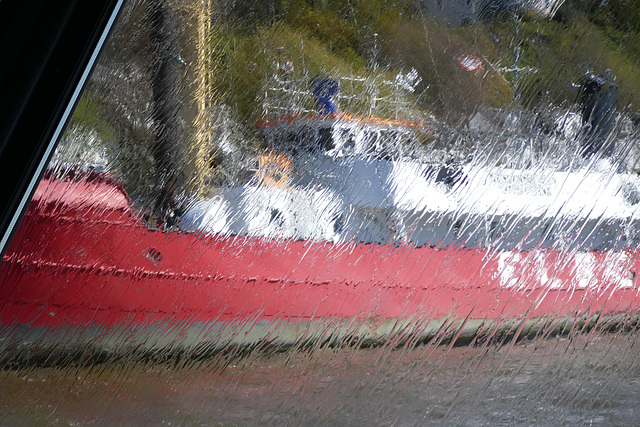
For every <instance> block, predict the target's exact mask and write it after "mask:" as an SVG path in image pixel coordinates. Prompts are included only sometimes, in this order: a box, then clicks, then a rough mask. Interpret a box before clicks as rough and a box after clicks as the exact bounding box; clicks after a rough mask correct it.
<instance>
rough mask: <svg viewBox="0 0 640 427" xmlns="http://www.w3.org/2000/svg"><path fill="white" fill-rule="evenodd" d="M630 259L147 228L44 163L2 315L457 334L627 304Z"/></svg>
mask: <svg viewBox="0 0 640 427" xmlns="http://www.w3.org/2000/svg"><path fill="white" fill-rule="evenodd" d="M639 266H640V260H639V259H638V253H637V250H635V249H634V250H626V251H615V252H614V251H609V252H586V253H575V252H572V253H562V252H558V251H555V250H551V249H546V250H528V251H516V250H513V251H497V250H492V249H490V248H482V247H479V248H462V247H457V246H449V247H447V248H442V249H439V248H435V247H430V246H423V247H421V248H415V247H413V246H409V245H407V246H403V245H400V246H398V245H379V244H357V243H353V242H352V243H342V244H336V243H329V242H322V241H318V242H312V241H294V240H273V239H265V238H258V237H245V236H226V237H220V236H208V235H203V234H200V233H185V232H177V231H176V232H162V231H152V230H150V229H149V228H148V227H147V226H146V225H145V224H144V223H143V222H142V221H140V220H139V219H138V218H137V217H136V216H135V215H133V214H132V212H131V209H130V207H129V202H128V199H127V198H126V194H124V191H123V190H122V189H121V188H119V187H118V186H117V185H116V184H114V183H112V182H109V181H108V180H103V179H94V180H92V181H87V180H79V181H77V180H76V181H58V180H56V179H53V178H47V179H44V180H43V181H42V183H41V184H40V187H39V188H38V191H37V192H36V196H35V197H34V200H33V202H32V204H31V206H30V208H29V210H28V212H27V214H26V216H25V218H24V220H23V221H22V223H21V225H20V227H19V229H18V231H17V233H16V235H15V237H14V239H13V242H12V244H11V246H10V247H9V250H8V251H7V253H6V255H5V257H4V259H3V262H2V264H0V307H1V308H0V322H1V324H2V339H3V343H4V344H3V347H4V350H5V351H6V350H7V348H8V346H14V347H15V346H18V347H20V346H22V347H24V346H25V345H26V346H29V345H33V346H40V347H47V346H57V347H59V348H64V347H65V346H67V345H75V346H76V347H78V346H80V347H81V346H82V345H85V344H87V343H93V344H95V345H98V346H104V347H109V348H112V349H118V348H120V347H123V346H127V345H129V346H130V345H132V343H137V344H136V345H141V346H144V347H148V348H164V347H171V346H174V347H175V346H178V347H181V346H182V347H189V348H193V347H194V346H198V345H204V344H206V345H209V344H210V345H211V346H214V347H215V346H220V345H223V344H224V345H226V344H228V343H236V344H241V345H245V344H255V343H256V342H273V343H281V344H295V343H296V342H308V341H310V340H318V339H319V340H327V339H337V340H341V339H345V338H349V339H357V340H361V341H367V340H371V339H375V340H383V341H384V340H385V339H386V338H389V337H390V336H393V335H395V336H399V335H402V334H405V335H406V336H411V337H413V338H412V339H421V338H425V337H427V338H428V337H434V336H439V335H442V334H445V332H446V334H448V335H451V334H453V337H454V338H455V336H456V334H460V333H462V332H464V333H465V334H467V333H472V334H474V333H477V332H479V331H481V330H484V331H485V332H484V333H491V332H487V331H489V330H498V329H499V327H498V325H503V326H505V325H506V326H508V327H509V328H514V327H515V328H516V329H517V330H522V328H523V327H524V325H532V324H539V325H543V324H544V325H547V326H549V325H550V324H553V323H554V322H563V323H566V322H567V321H569V322H575V321H581V319H583V320H584V319H594V318H598V319H604V318H614V317H615V316H622V318H624V319H630V318H631V317H633V316H634V315H635V312H636V310H637V309H638V308H639V307H640V295H639V292H638V290H639V289H640V288H639V285H638V279H637V277H636V271H637V268H638V267H639ZM483 325H484V326H483ZM514 325H515V326H514ZM483 328H484V329H483ZM496 328H498V329H496ZM474 331H475V332H474ZM442 336H444V335H442Z"/></svg>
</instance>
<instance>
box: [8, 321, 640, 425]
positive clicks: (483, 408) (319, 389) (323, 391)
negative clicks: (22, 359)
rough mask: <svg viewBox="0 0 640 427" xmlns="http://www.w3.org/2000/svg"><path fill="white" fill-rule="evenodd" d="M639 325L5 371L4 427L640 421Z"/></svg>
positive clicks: (607, 423) (594, 422)
mask: <svg viewBox="0 0 640 427" xmlns="http://www.w3.org/2000/svg"><path fill="white" fill-rule="evenodd" d="M639 339H640V335H639V334H638V333H637V332H635V331H634V332H619V333H589V334H578V335H575V336H567V337H561V338H560V337H556V338H548V339H535V340H531V341H521V342H518V343H513V342H506V343H501V344H500V345H496V344H482V345H481V344H478V345H471V346H465V347H448V346H443V345H439V346H438V345H431V344H426V345H420V346H417V347H413V348H396V349H391V348H387V347H379V348H370V349H355V348H350V347H346V348H317V349H314V350H306V351H303V350H299V349H297V350H295V349H294V350H289V351H286V352H281V353H265V352H264V351H261V352H257V353H251V354H245V355H243V356H242V357H238V356H229V355H226V356H225V355H218V356H214V357H212V358H210V359H207V360H204V361H198V362H194V361H188V360H185V359H178V360H177V361H176V360H174V361H173V362H172V363H169V362H162V363H158V362H149V363H144V362H142V361H141V360H139V359H138V360H136V361H130V362H128V361H118V362H111V363H102V364H95V365H91V366H84V367H69V366H67V367H62V368H61V367H54V368H27V367H24V368H21V369H14V370H7V371H4V372H2V376H1V379H0V390H2V393H1V394H0V407H1V408H2V411H1V417H0V424H3V425H18V424H31V425H34V424H37V425H87V424H89V425H106V424H118V425H121V424H128V425H134V424H135V425H221V426H232V425H239V426H242V425H261V426H262V425H264V426H270V425H275V426H284V425H291V426H298V425H320V426H334V425H335V426H341V425H354V426H360V425H361V426H390V425H396V426H418V425H470V426H476V425H532V424H536V425H633V424H636V423H637V413H638V402H639V401H640V387H639V385H640V364H639V363H638V358H637V351H638V350H637V349H638V345H637V343H638V340H639Z"/></svg>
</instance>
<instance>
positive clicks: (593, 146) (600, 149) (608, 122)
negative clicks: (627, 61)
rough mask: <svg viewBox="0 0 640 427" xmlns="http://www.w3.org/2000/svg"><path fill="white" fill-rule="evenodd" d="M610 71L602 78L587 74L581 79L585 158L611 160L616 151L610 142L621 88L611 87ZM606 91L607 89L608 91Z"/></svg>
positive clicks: (580, 101) (583, 150) (579, 97)
mask: <svg viewBox="0 0 640 427" xmlns="http://www.w3.org/2000/svg"><path fill="white" fill-rule="evenodd" d="M609 74H610V71H609V70H606V71H605V72H604V73H603V74H601V75H599V76H594V75H593V74H592V73H588V74H585V76H584V77H583V78H582V79H580V81H579V82H578V84H579V85H580V93H579V95H578V100H579V103H580V107H581V116H582V125H583V127H584V139H583V140H582V143H581V144H582V151H581V154H582V155H583V156H584V157H591V156H593V155H595V154H597V153H599V154H600V155H602V156H605V157H609V156H611V155H612V154H613V151H614V150H615V142H614V141H613V139H612V138H608V137H609V135H610V133H611V130H612V129H613V125H614V124H615V111H616V110H615V99H616V93H617V89H618V86H617V85H616V84H615V82H611V83H610V84H609V85H608V87H607V82H608V80H609ZM605 87H607V89H606V90H605Z"/></svg>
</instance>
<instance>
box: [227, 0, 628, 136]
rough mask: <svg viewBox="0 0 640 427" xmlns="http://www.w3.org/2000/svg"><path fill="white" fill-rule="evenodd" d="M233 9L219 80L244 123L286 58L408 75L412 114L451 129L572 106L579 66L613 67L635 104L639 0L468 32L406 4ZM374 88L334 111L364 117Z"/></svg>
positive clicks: (296, 1)
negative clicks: (512, 113)
mask: <svg viewBox="0 0 640 427" xmlns="http://www.w3.org/2000/svg"><path fill="white" fill-rule="evenodd" d="M237 3H242V5H238V6H234V7H228V8H227V9H225V10H224V13H223V15H222V16H223V17H224V19H221V20H220V22H224V23H225V24H224V29H223V31H222V32H221V34H222V35H221V37H223V38H224V43H218V44H217V46H224V48H223V49H222V51H218V52H217V54H218V57H219V58H220V60H221V61H222V62H223V64H222V66H221V67H218V70H222V72H221V73H218V75H217V76H216V78H217V81H216V84H217V86H218V88H219V89H220V91H219V92H220V93H221V94H223V98H224V99H223V101H224V102H226V103H228V104H229V105H231V106H232V107H233V108H235V110H236V111H237V113H238V115H239V117H240V118H241V120H242V121H243V122H244V123H246V124H249V123H251V122H255V120H256V119H257V118H259V116H260V115H261V114H262V111H261V101H262V100H263V99H264V96H265V94H264V88H265V83H266V81H267V80H268V78H269V76H271V75H273V74H274V73H275V72H276V70H277V67H278V64H281V63H282V62H283V61H286V60H292V61H293V62H294V63H295V64H296V75H295V77H296V78H303V77H304V78H311V77H312V76H314V75H316V74H325V75H332V76H337V77H341V76H348V75H357V76H363V77H367V78H369V79H373V80H376V79H377V80H376V81H377V82H382V81H384V80H387V81H388V80H390V79H391V80H392V79H393V77H394V76H395V75H396V74H397V73H398V72H401V71H404V72H406V71H408V70H410V69H411V68H415V69H416V70H417V71H418V73H419V75H420V77H421V78H422V82H421V83H420V85H418V87H417V90H416V92H415V94H414V95H413V96H412V99H411V101H412V105H413V108H414V112H415V113H418V114H421V113H422V114H423V113H431V114H434V115H436V117H439V118H441V119H443V120H448V121H450V122H452V123H458V122H459V120H460V119H463V118H465V117H467V118H468V116H469V114H471V113H472V112H473V111H475V110H476V108H477V107H478V106H485V107H497V108H499V107H506V106H509V107H512V108H519V107H521V108H526V109H531V108H536V107H537V106H539V105H541V104H543V103H547V104H548V103H549V102H552V103H554V104H564V105H568V104H571V103H572V102H574V101H575V98H576V94H577V89H576V88H575V87H574V86H573V84H572V83H575V82H576V81H577V80H578V79H579V78H580V77H581V76H582V75H583V74H584V72H585V70H586V69H587V68H589V69H590V70H592V71H594V72H596V73H600V72H603V71H604V70H605V69H611V70H612V75H613V76H615V77H616V81H617V83H618V84H619V85H620V86H621V88H622V90H621V93H625V94H627V96H628V97H629V99H624V100H622V101H621V102H622V104H621V105H627V104H631V105H632V108H633V109H637V107H636V106H637V105H640V102H638V101H640V100H639V99H637V98H638V96H640V95H639V94H640V79H637V78H636V76H638V75H639V74H638V72H639V71H640V69H639V65H640V64H639V59H640V37H637V29H638V27H639V25H640V24H639V22H640V5H639V4H638V3H637V2H633V1H629V0H627V1H625V0H615V1H608V2H604V3H603V2H600V1H596V0H568V1H567V2H566V3H565V4H564V5H563V7H562V8H561V9H560V11H559V12H558V13H557V15H556V16H555V17H554V19H548V18H540V17H537V16H536V15H535V14H533V13H531V12H523V13H521V14H520V15H516V16H512V17H511V18H513V19H507V18H506V17H505V16H504V15H501V16H500V17H496V18H495V19H493V20H487V21H482V22H477V23H476V24H474V25H473V26H467V27H454V26H451V25H448V24H446V23H444V22H441V21H438V20H436V19H434V18H432V17H430V16H428V15H427V14H426V13H424V10H423V9H422V7H421V6H420V3H419V2H415V1H411V0H396V1H391V0H381V1H376V0H324V1H322V0H270V1H267V2H263V1H259V2H258V1H257V0H256V1H253V2H252V1H246V2H236V4H237ZM467 55H479V56H481V57H482V58H484V59H485V61H486V62H485V66H484V69H483V70H481V71H475V72H469V71H466V70H464V69H462V68H461V67H460V66H459V65H458V62H457V61H458V59H459V58H461V57H464V56H467ZM514 68H515V69H517V71H514ZM303 72H304V73H306V74H305V75H303ZM371 90H372V88H371V87H368V88H364V87H358V88H356V91H359V93H360V95H362V100H361V101H362V102H360V103H357V102H353V103H349V104H347V105H342V104H341V107H343V108H344V109H345V110H347V111H349V112H353V113H358V112H362V111H364V110H366V109H367V106H366V104H367V102H366V97H367V95H368V93H369V92H371ZM377 90H378V93H381V92H383V90H384V89H383V88H382V87H378V88H377ZM375 113H376V114H382V115H384V114H387V115H389V114H390V112H389V111H375Z"/></svg>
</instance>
